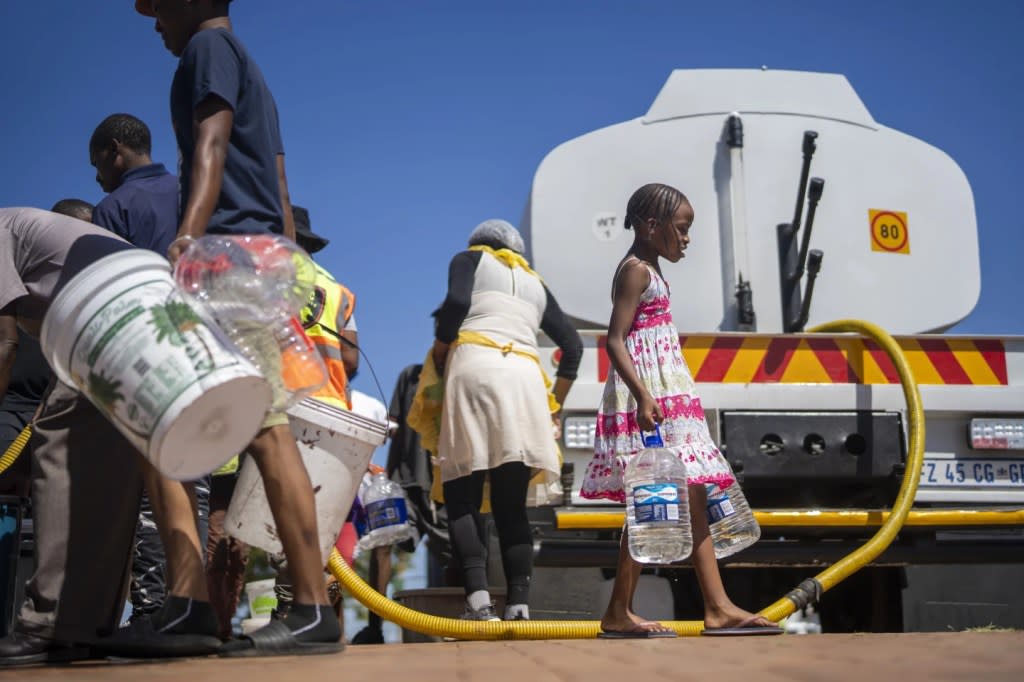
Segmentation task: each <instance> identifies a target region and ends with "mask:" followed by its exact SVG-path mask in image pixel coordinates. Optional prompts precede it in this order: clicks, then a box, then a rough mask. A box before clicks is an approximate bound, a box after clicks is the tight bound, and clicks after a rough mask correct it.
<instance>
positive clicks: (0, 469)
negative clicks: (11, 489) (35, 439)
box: [0, 424, 32, 474]
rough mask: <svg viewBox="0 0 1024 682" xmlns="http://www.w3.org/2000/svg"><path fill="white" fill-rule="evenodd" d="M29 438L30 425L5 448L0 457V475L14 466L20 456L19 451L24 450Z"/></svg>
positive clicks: (30, 432) (30, 435) (30, 434)
mask: <svg viewBox="0 0 1024 682" xmlns="http://www.w3.org/2000/svg"><path fill="white" fill-rule="evenodd" d="M31 437H32V425H31V424H29V425H28V426H26V427H25V428H23V429H22V430H21V433H19V434H18V437H17V438H15V439H14V442H13V443H11V444H10V445H9V446H8V447H7V450H6V451H4V456H3V457H0V474H2V473H4V472H5V471H7V469H9V468H10V466H11V465H12V464H14V462H15V460H17V459H18V455H20V454H21V451H22V450H24V449H25V446H26V445H28V439H29V438H31Z"/></svg>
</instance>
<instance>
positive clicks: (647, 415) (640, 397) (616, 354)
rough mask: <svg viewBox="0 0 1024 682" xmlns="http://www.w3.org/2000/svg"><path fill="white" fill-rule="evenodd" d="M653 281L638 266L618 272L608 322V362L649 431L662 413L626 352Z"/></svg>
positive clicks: (644, 426) (658, 420) (645, 271)
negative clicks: (628, 336)
mask: <svg viewBox="0 0 1024 682" xmlns="http://www.w3.org/2000/svg"><path fill="white" fill-rule="evenodd" d="M650 281H651V273H650V272H649V271H648V270H647V268H646V267H645V266H644V265H643V264H642V263H639V262H636V261H631V262H627V263H626V264H625V265H623V266H622V268H621V269H620V270H619V274H618V277H617V278H616V280H615V284H614V289H613V291H612V317H611V320H610V321H609V322H608V343H607V348H608V359H609V360H611V363H612V367H614V368H615V371H616V372H617V373H618V375H619V376H620V377H622V380H623V381H624V382H625V383H626V386H627V387H628V388H629V392H630V393H632V394H633V398H635V399H636V402H637V422H638V424H639V426H640V428H641V429H643V430H645V431H650V430H652V429H653V428H654V424H655V423H656V422H660V421H661V410H660V409H659V408H658V405H657V403H655V402H654V399H653V398H652V397H651V394H650V393H649V392H648V391H647V389H646V388H645V387H644V385H643V383H642V382H641V381H640V377H639V376H637V373H636V369H634V367H633V360H632V359H631V358H630V357H629V352H628V351H627V350H626V336H627V335H628V334H629V328H630V326H631V325H632V324H633V318H634V317H635V316H636V309H637V307H638V306H639V305H640V297H641V296H642V295H643V293H644V290H645V289H647V286H648V285H649V284H650Z"/></svg>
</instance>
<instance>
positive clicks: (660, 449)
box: [623, 429, 693, 564]
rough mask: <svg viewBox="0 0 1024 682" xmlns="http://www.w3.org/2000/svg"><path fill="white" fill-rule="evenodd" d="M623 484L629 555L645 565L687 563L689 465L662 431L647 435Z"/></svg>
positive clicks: (689, 541)
mask: <svg viewBox="0 0 1024 682" xmlns="http://www.w3.org/2000/svg"><path fill="white" fill-rule="evenodd" d="M644 446H645V447H644V450H643V451H642V452H640V454H638V455H636V456H635V457H633V459H632V460H630V462H629V465H628V466H627V467H626V472H625V475H624V477H623V482H624V484H625V489H626V525H627V527H628V529H629V553H630V554H631V555H632V557H633V558H634V559H635V560H636V561H639V562H640V563H644V564H670V563H672V562H675V561H682V560H683V559H685V558H686V557H688V556H689V555H690V552H691V551H692V550H693V533H692V531H691V530H690V503H689V492H688V487H687V482H686V465H684V464H683V462H682V460H680V459H679V457H677V456H676V455H675V454H673V453H672V451H671V450H668V449H666V448H665V445H664V443H663V441H662V440H661V432H660V430H657V429H656V430H655V433H654V434H652V435H646V436H644Z"/></svg>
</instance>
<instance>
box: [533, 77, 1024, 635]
mask: <svg viewBox="0 0 1024 682" xmlns="http://www.w3.org/2000/svg"><path fill="white" fill-rule="evenodd" d="M648 182H664V183H667V184H670V185H672V186H674V187H677V188H679V189H681V190H682V191H683V192H684V193H686V194H687V195H688V197H689V198H690V201H691V203H692V204H693V206H694V208H695V213H696V220H695V222H694V225H693V228H692V233H691V236H692V239H693V244H692V248H690V249H689V250H688V251H687V257H686V260H685V261H683V262H681V263H680V264H679V265H675V266H670V267H666V268H665V269H664V273H665V276H666V278H667V280H668V282H669V284H670V286H671V288H672V293H673V298H672V304H673V310H672V313H673V317H674V320H675V323H676V325H677V326H678V328H679V330H680V334H681V337H682V338H681V340H682V348H683V353H684V355H685V357H686V360H687V363H688V365H689V367H690V370H691V372H692V373H693V375H694V378H695V380H696V382H697V389H698V391H699V393H700V396H701V399H702V402H703V405H704V408H705V410H706V413H707V416H708V420H709V425H710V427H711V431H712V434H713V436H714V437H715V439H716V441H717V442H718V443H719V445H720V447H721V449H722V451H723V452H724V454H725V455H726V457H727V459H728V460H729V462H730V463H731V465H732V467H733V469H734V470H735V472H736V473H737V475H738V477H739V479H740V481H741V483H742V486H743V489H744V491H745V492H746V495H747V497H748V499H749V501H750V502H751V506H752V507H753V508H754V509H755V511H756V514H757V518H758V520H759V522H760V524H761V527H762V537H761V540H760V541H759V542H758V543H757V544H756V545H754V546H753V547H751V548H750V549H748V550H745V551H744V552H741V553H739V554H737V555H735V556H733V557H730V558H729V559H727V560H725V561H724V562H723V577H724V578H725V580H726V582H727V587H728V589H729V590H730V593H731V594H732V596H733V598H734V600H735V601H737V602H739V603H741V604H742V605H744V606H746V607H747V608H761V607H763V606H765V605H766V604H767V603H769V602H770V601H774V599H775V598H776V597H778V596H781V595H782V594H784V593H785V592H786V591H787V590H788V589H789V588H791V587H793V586H794V585H795V584H797V583H798V582H800V580H802V579H803V578H806V577H808V576H809V575H813V574H814V573H815V572H817V570H818V569H820V568H821V567H824V566H827V565H830V564H832V563H833V562H835V561H837V560H838V559H840V558H841V557H843V556H845V555H846V554H848V553H849V552H850V551H852V550H853V549H854V548H856V547H858V546H859V545H861V544H863V542H864V541H865V540H866V539H867V538H868V537H870V536H871V535H872V534H873V533H874V532H875V530H877V528H878V526H879V525H880V524H881V522H882V520H883V519H884V517H885V514H886V512H887V510H888V509H889V508H891V506H892V504H893V501H894V497H895V495H896V491H897V489H898V487H899V484H900V481H901V479H902V477H903V475H904V466H905V463H906V459H907V448H908V419H909V418H910V415H909V414H908V411H907V408H906V403H905V401H904V397H903V393H902V390H901V386H900V382H899V378H898V377H897V373H896V371H895V369H894V366H893V363H892V362H890V360H889V358H888V357H887V356H886V354H885V353H884V352H882V350H881V349H880V348H879V347H878V346H877V345H875V344H874V343H873V342H872V341H871V340H869V339H865V338H862V337H859V336H854V335H843V334H807V333H804V329H806V328H810V327H812V326H814V325H815V324H818V323H823V322H827V321H830V320H835V319H839V318H844V319H848V318H858V319H863V320H867V321H869V322H872V323H874V324H876V325H878V326H880V327H882V328H883V329H885V330H887V331H888V332H889V333H890V334H892V335H893V336H894V337H895V338H896V340H897V342H898V343H899V345H900V347H901V348H902V350H903V352H904V354H905V357H906V359H907V362H908V364H909V365H910V368H911V369H912V372H913V376H914V379H915V380H916V382H917V384H918V385H919V387H920V393H921V396H922V400H923V406H924V414H925V434H926V439H925V448H924V464H923V468H922V469H921V471H920V474H919V476H920V479H919V487H918V489H917V493H916V497H915V498H914V504H913V507H912V509H911V511H910V514H909V516H908V517H907V520H906V523H905V524H904V526H903V528H902V529H901V530H900V532H899V534H898V536H897V537H896V539H895V541H894V542H893V543H892V544H891V545H890V546H889V548H888V549H887V550H886V551H885V552H884V553H883V554H881V555H880V556H879V557H877V558H876V559H875V560H874V561H873V562H872V563H871V564H870V565H868V566H866V567H865V568H863V569H862V570H860V571H859V572H858V573H856V574H854V575H853V576H852V577H850V578H849V579H847V580H846V581H844V582H843V583H841V584H840V585H838V586H836V587H835V589H833V590H831V591H829V592H827V593H825V594H824V595H821V596H820V602H819V603H817V604H815V608H817V609H818V612H819V616H820V618H821V622H822V626H823V628H824V629H825V630H826V631H850V630H861V631H870V630H874V631H902V630H908V631H909V630H936V629H941V630H945V629H947V628H962V627H969V626H986V625H991V624H995V625H1003V626H1013V627H1018V628H1019V627H1024V582H1022V581H1021V580H1020V576H1021V569H1022V567H1024V338H1022V337H1011V336H962V335H956V334H946V333H944V332H945V331H946V330H948V329H949V328H951V327H953V326H954V325H956V324H957V323H958V322H959V321H961V320H963V319H964V318H965V317H966V316H967V315H968V314H969V313H970V312H971V310H972V308H973V307H974V305H975V303H976V302H977V299H978V296H979V293H980V290H981V272H980V267H979V256H978V234H977V224H976V219H975V211H974V200H973V196H972V193H971V187H970V185H969V183H968V180H967V178H966V177H965V175H964V173H963V172H962V171H961V169H960V168H959V166H957V164H956V162H954V161H953V159H951V158H950V157H949V156H947V155H946V154H945V153H943V152H942V151H941V150H939V149H936V148H935V147H932V146H930V145H928V144H926V143H924V142H922V141H920V140H917V139H915V138H913V137H911V136H909V135H907V134H905V133H902V132H899V131H896V130H892V129H890V128H887V127H885V126H884V125H881V124H880V123H878V122H877V121H875V120H874V118H873V117H872V116H871V114H870V113H869V112H868V110H867V109H866V108H865V106H864V103H863V102H862V101H861V100H860V98H859V97H858V96H857V93H856V92H855V91H854V90H853V88H852V87H851V85H850V83H849V82H848V81H847V80H846V78H844V77H843V76H841V75H836V74H824V73H803V72H792V71H771V70H680V71H675V72H673V73H672V74H671V76H670V77H669V79H668V81H667V82H666V83H665V85H664V86H663V87H662V89H661V92H660V93H658V95H657V97H656V98H655V100H654V102H653V104H651V106H650V108H649V109H648V111H647V112H646V113H645V114H643V115H642V116H640V117H639V118H635V119H633V120H630V121H625V122H623V123H619V124H616V125H612V126H609V127H607V128H603V129H600V130H597V131H594V132H590V133H587V134H585V135H583V136H581V137H578V138H576V139H573V140H570V141H568V142H566V143H564V144H562V145H560V146H558V147H556V148H555V149H554V150H552V151H551V152H550V153H549V154H548V155H547V156H546V157H545V158H544V160H543V161H542V162H541V164H540V167H539V168H538V169H537V172H536V175H535V177H534V180H533V185H532V190H531V192H530V197H529V201H528V203H527V207H526V211H525V215H524V218H523V221H522V227H523V234H524V236H525V238H526V240H527V245H528V252H529V253H528V256H529V258H530V260H531V262H532V263H533V265H534V266H535V267H536V269H537V270H538V272H540V273H542V274H543V276H544V278H545V281H546V283H547V284H548V286H549V287H550V288H551V289H552V291H554V292H555V294H556V296H557V297H558V299H559V302H560V303H561V305H562V307H563V309H564V310H565V311H566V312H567V314H569V315H570V317H571V318H572V319H573V320H574V322H575V324H576V325H577V328H578V329H579V330H580V332H581V334H582V335H583V337H584V342H585V346H586V350H585V354H584V358H583V362H582V365H581V369H580V375H579V379H578V380H577V383H576V385H575V386H574V388H573V390H572V392H571V394H570V396H569V398H568V400H567V402H566V404H565V406H564V411H563V442H562V443H561V444H562V446H563V453H564V456H565V462H566V466H565V468H564V475H563V484H564V486H565V490H564V493H563V496H562V498H561V499H560V500H558V501H557V504H556V505H554V506H551V507H545V508H541V509H538V510H536V513H535V514H534V517H533V522H534V531H535V534H536V541H537V542H536V549H537V554H536V559H537V566H538V569H537V574H536V576H535V578H534V580H535V595H536V598H535V601H536V602H537V606H538V608H539V609H540V610H541V611H548V612H549V613H547V614H546V615H547V617H559V618H564V617H565V614H567V613H568V614H572V615H573V616H574V617H575V616H583V615H584V613H586V609H587V608H590V609H591V610H590V612H589V615H591V616H593V615H600V610H601V609H603V607H604V596H605V595H606V594H607V579H608V578H609V576H610V573H609V571H610V567H612V566H614V561H615V555H616V552H617V548H618V539H619V534H620V528H621V524H622V512H623V509H622V507H621V505H614V504H609V503H605V502H592V501H588V500H584V499H581V498H580V496H579V489H580V483H581V479H582V477H583V474H584V471H585V469H586V463H587V462H588V461H589V459H590V457H591V455H592V452H593V449H592V448H593V439H594V428H595V415H596V409H597V406H598V403H599V401H600V397H601V393H602V388H603V385H604V381H605V378H606V377H607V374H608V371H609V362H608V356H607V354H606V352H605V334H606V328H607V321H608V319H609V315H610V311H611V299H610V293H609V290H610V283H611V277H612V273H613V271H614V269H615V266H616V264H617V263H618V262H619V260H620V259H621V258H622V256H623V254H624V253H625V251H626V249H627V248H628V247H629V244H630V243H631V240H632V233H631V232H629V231H626V230H625V229H624V228H623V217H624V215H623V214H624V210H625V205H626V201H627V199H628V197H629V196H630V194H631V193H632V192H633V191H634V190H635V189H636V188H638V187H640V186H641V185H643V184H645V183H648ZM541 342H542V356H543V358H544V359H545V361H546V362H549V363H550V366H551V367H552V368H553V367H554V366H555V364H556V363H557V360H558V357H557V352H556V349H555V348H554V346H553V344H551V342H550V341H548V340H546V339H542V340H541ZM687 571H688V569H687V568H686V567H685V566H681V567H672V568H668V569H655V570H654V572H653V574H652V575H653V577H651V578H648V579H646V580H645V582H644V583H642V588H641V594H640V595H639V596H638V600H639V601H640V602H643V601H644V595H643V589H645V588H644V587H643V585H646V586H647V588H649V590H650V594H648V595H647V596H648V597H650V599H649V600H648V602H647V603H650V604H654V605H655V607H653V608H655V610H656V611H657V605H658V604H661V605H662V606H663V607H664V609H666V610H667V613H666V612H665V610H663V611H662V612H661V613H657V612H656V613H650V612H648V613H643V615H645V616H648V617H673V616H674V617H677V618H680V619H684V620H685V619H691V618H699V617H700V615H701V611H700V602H699V596H698V595H699V593H698V592H697V591H696V587H695V581H694V580H693V579H692V574H691V575H689V576H687V575H686V572H687ZM660 578H665V579H666V580H659V579H660ZM659 594H660V595H671V598H670V599H666V598H664V597H659V596H658V595H659ZM581 605H584V607H583V608H584V612H583V613H580V612H579V611H580V608H581ZM638 608H641V609H642V607H638ZM538 615H540V614H538Z"/></svg>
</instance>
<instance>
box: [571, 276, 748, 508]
mask: <svg viewBox="0 0 1024 682" xmlns="http://www.w3.org/2000/svg"><path fill="white" fill-rule="evenodd" d="M645 265H646V264H645ZM647 269H648V270H649V271H650V273H651V282H650V284H648V285H647V289H645V290H644V293H643V295H641V297H640V305H639V306H637V310H636V316H635V317H634V318H633V324H632V325H631V326H630V328H629V334H628V335H627V336H626V351H627V352H628V353H629V357H630V358H631V359H632V360H633V367H634V368H635V369H636V373H637V375H638V376H639V377H640V381H641V382H643V384H644V386H646V387H647V390H648V391H649V392H650V394H651V396H652V397H653V398H654V399H655V400H656V401H657V403H658V405H660V406H661V410H662V413H663V414H664V415H665V421H663V422H662V423H661V437H662V439H663V440H664V442H665V447H666V448H668V449H669V450H672V451H673V452H674V453H676V454H677V455H678V456H679V459H680V460H682V461H683V463H684V464H685V465H686V472H687V479H688V480H689V483H690V484H691V485H695V484H699V483H717V484H719V485H720V486H722V487H723V488H725V487H728V486H729V485H731V484H732V483H733V481H734V477H733V473H732V469H730V468H729V465H728V463H727V462H726V461H725V457H723V456H722V453H721V452H719V450H718V448H717V447H716V446H715V443H714V441H712V440H711V434H710V432H709V431H708V424H707V421H706V420H705V418H704V409H703V408H702V407H701V404H700V398H699V397H697V392H696V387H695V385H694V382H693V377H692V376H691V374H690V369H689V368H688V367H687V366H686V361H685V360H684V359H683V352H682V348H681V347H680V345H679V332H678V331H677V330H676V326H675V324H674V323H673V322H672V312H671V307H670V303H669V287H668V283H667V282H666V281H665V280H664V279H662V277H661V275H659V274H658V272H657V271H656V270H655V269H654V268H652V267H650V266H649V265H648V266H647ZM636 408H637V403H636V399H635V398H634V397H633V394H632V393H630V391H629V388H628V387H627V386H626V383H625V382H624V381H623V380H622V378H621V377H620V376H619V374H618V372H616V371H615V369H614V368H612V369H611V370H610V371H609V374H608V380H607V382H605V385H604V395H603V397H602V398H601V407H600V408H599V409H598V415H597V437H596V439H595V440H594V458H593V459H592V460H590V464H589V465H588V466H587V473H586V476H585V478H584V479H583V486H582V489H581V495H582V496H583V497H585V498H588V499H609V500H615V501H618V502H624V501H625V499H626V494H625V490H624V488H623V483H622V474H623V472H624V471H625V467H626V464H627V463H628V462H629V460H630V458H631V457H633V456H635V455H637V454H638V453H639V452H640V451H641V450H643V448H644V444H643V437H642V434H641V432H640V428H639V427H638V426H637V423H636Z"/></svg>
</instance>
